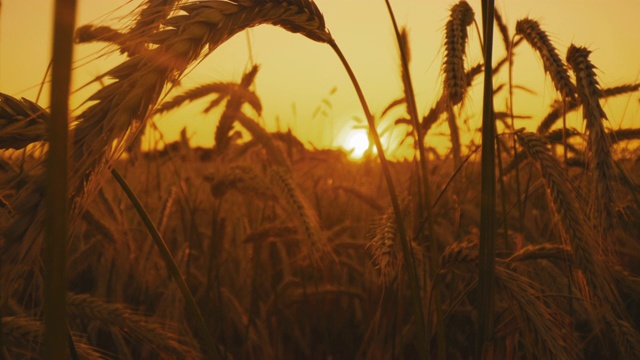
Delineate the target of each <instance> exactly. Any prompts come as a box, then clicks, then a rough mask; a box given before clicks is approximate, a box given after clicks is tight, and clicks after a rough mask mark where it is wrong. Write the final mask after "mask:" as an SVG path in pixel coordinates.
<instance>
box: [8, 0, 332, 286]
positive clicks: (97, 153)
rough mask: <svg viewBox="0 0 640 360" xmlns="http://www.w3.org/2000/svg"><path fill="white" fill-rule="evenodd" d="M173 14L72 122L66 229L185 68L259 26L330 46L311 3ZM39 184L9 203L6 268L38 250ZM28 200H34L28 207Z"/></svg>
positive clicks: (187, 9)
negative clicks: (11, 210) (12, 214)
mask: <svg viewBox="0 0 640 360" xmlns="http://www.w3.org/2000/svg"><path fill="white" fill-rule="evenodd" d="M180 10H182V11H183V12H184V14H180V15H177V16H173V17H170V18H168V19H166V20H164V21H163V26H162V27H161V28H159V30H158V31H156V32H154V33H153V34H150V35H149V36H148V37H147V40H148V41H149V43H150V45H152V46H153V47H151V46H149V48H147V49H146V50H145V51H142V52H141V53H139V54H137V55H135V56H133V57H131V58H130V59H128V60H126V61H125V62H123V63H122V64H120V65H118V66H116V67H115V68H113V69H111V70H110V71H108V72H107V73H105V74H104V75H103V76H101V77H100V78H110V79H112V82H111V83H109V84H108V85H106V86H105V87H103V88H102V89H100V90H99V91H97V92H96V93H95V94H93V95H92V96H91V97H90V98H89V99H88V100H87V102H88V103H91V105H90V106H89V107H88V108H87V109H86V110H85V111H83V112H82V113H81V114H80V115H78V117H77V118H76V120H77V121H76V125H75V134H74V141H73V143H72V151H71V164H72V166H73V167H72V169H71V177H70V180H69V188H70V189H71V191H72V194H71V197H72V198H73V201H72V205H71V212H70V219H71V222H72V223H73V222H75V221H76V220H77V218H78V216H79V214H80V213H81V212H82V211H83V210H84V208H85V207H86V204H87V203H88V201H89V199H90V198H91V197H92V196H93V194H94V193H95V191H96V190H97V189H98V188H99V187H100V186H101V185H102V183H103V182H104V179H107V178H108V174H107V172H108V170H109V168H110V167H111V165H112V163H113V161H115V159H117V158H118V157H119V156H120V155H121V154H122V152H123V151H124V149H125V148H127V146H128V145H129V144H130V143H131V142H132V141H133V138H135V136H136V135H137V133H138V132H139V131H140V129H142V128H143V127H144V126H145V124H146V121H147V118H148V114H149V113H150V112H151V109H152V107H153V106H155V104H156V103H157V101H158V99H159V97H160V96H161V93H162V91H163V89H164V88H165V86H166V85H167V84H172V83H175V82H177V81H178V80H179V78H180V77H181V76H182V74H183V73H184V72H185V70H186V69H187V67H188V66H190V65H191V64H193V63H194V62H196V61H197V60H198V59H200V58H202V57H203V56H206V55H207V54H209V53H211V52H212V51H214V50H215V49H216V48H217V47H218V46H220V44H222V43H224V42H225V41H226V40H228V39H229V38H230V37H232V36H233V35H235V34H237V33H238V32H240V31H242V30H244V29H247V28H249V27H253V26H258V25H261V24H272V25H277V26H279V27H282V28H284V29H286V30H288V31H291V32H296V33H300V34H302V35H304V36H306V37H307V38H310V39H312V40H315V41H319V42H329V40H330V39H331V36H330V34H329V32H328V31H327V29H326V28H325V25H324V18H323V17H322V14H321V13H320V11H319V9H318V8H317V7H316V5H315V4H314V3H313V1H311V0H291V1H284V0H272V1H264V0H260V1H258V0H255V1H251V0H238V1H197V2H191V3H188V4H185V5H183V6H180ZM114 143H115V145H114ZM43 165H44V164H43ZM44 183H45V179H44V177H43V176H38V177H36V178H35V180H34V181H31V182H30V183H29V184H27V185H26V186H25V187H24V188H23V189H21V191H20V194H21V195H20V196H19V197H18V198H17V199H16V202H17V203H20V204H21V205H20V206H14V208H19V209H20V211H19V213H16V216H15V217H14V220H13V222H14V223H13V224H9V226H8V229H7V231H5V232H4V233H3V236H4V237H5V239H6V240H7V241H6V242H7V244H8V245H9V246H10V247H11V246H13V247H17V248H18V249H13V251H11V252H8V251H4V254H5V255H6V256H5V258H9V259H11V261H12V262H16V261H17V262H25V263H29V264H34V263H35V262H36V261H37V257H38V254H39V251H40V248H41V243H42V228H43V219H44V212H43V210H44V208H43V206H42V201H41V193H42V190H41V189H42V186H43V184H44ZM34 195H35V196H37V197H39V198H40V200H36V201H32V200H30V199H31V198H33V197H34ZM25 218H26V219H30V221H29V224H30V225H31V226H30V227H28V228H25V227H23V226H22V225H20V224H22V223H24V221H23V220H22V219H25ZM70 228H73V227H72V226H71V227H70ZM34 268H35V266H34ZM14 275H16V276H17V275H18V274H14Z"/></svg>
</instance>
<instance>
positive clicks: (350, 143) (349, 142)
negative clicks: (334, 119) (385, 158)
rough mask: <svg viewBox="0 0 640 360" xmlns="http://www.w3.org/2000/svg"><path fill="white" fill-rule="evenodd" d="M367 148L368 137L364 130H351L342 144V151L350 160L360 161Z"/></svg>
mask: <svg viewBox="0 0 640 360" xmlns="http://www.w3.org/2000/svg"><path fill="white" fill-rule="evenodd" d="M368 148H369V137H368V136H367V132H366V131H365V130H352V131H350V132H349V134H348V135H347V138H346V140H345V142H344V149H345V150H347V151H348V152H349V157H350V158H352V159H361V158H362V156H363V155H364V153H365V152H366V151H367V149H368Z"/></svg>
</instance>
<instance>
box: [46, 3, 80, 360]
mask: <svg viewBox="0 0 640 360" xmlns="http://www.w3.org/2000/svg"><path fill="white" fill-rule="evenodd" d="M75 17H76V2H75V0H57V1H56V4H55V15H54V28H53V44H54V45H53V65H52V74H51V99H50V102H51V123H50V124H49V153H48V157H47V181H46V206H47V210H46V213H47V220H46V222H47V227H46V239H45V245H44V259H43V261H44V324H45V330H44V344H43V347H42V349H41V351H42V357H43V358H44V359H67V356H68V354H69V349H68V346H67V345H68V342H67V340H68V339H67V336H68V327H67V308H66V295H67V269H66V268H67V257H66V250H67V240H68V223H67V221H68V211H69V199H68V176H69V175H68V174H69V171H68V166H69V161H68V158H69V151H68V148H69V147H68V146H69V145H68V134H69V90H70V88H71V62H72V59H73V32H74V28H75Z"/></svg>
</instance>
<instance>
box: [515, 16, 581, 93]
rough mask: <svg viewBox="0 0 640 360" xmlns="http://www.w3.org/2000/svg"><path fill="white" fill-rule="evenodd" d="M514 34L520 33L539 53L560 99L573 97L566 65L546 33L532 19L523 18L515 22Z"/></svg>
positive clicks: (572, 87) (573, 91)
mask: <svg viewBox="0 0 640 360" xmlns="http://www.w3.org/2000/svg"><path fill="white" fill-rule="evenodd" d="M516 34H518V35H521V36H522V37H524V39H525V40H526V41H527V42H528V43H529V44H530V45H531V47H532V48H533V49H534V50H535V51H537V52H538V54H540V57H541V58H542V63H543V65H544V70H545V71H546V72H547V73H548V74H549V76H551V80H552V81H553V84H554V86H555V88H556V90H558V92H559V93H560V95H561V96H562V99H569V100H573V99H575V97H576V95H575V86H574V85H573V83H572V82H571V80H570V79H569V72H568V71H567V67H566V65H565V64H564V62H563V61H562V59H561V58H560V56H559V55H558V52H557V51H556V48H555V47H554V46H553V44H551V41H550V40H549V36H548V35H547V33H546V32H545V31H544V30H542V29H541V28H540V24H539V23H538V22H537V21H536V20H533V19H529V18H525V19H521V20H518V22H517V23H516Z"/></svg>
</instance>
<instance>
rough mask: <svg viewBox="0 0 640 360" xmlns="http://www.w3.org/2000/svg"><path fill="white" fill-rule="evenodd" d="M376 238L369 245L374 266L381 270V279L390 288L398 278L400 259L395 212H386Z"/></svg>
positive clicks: (379, 223) (379, 224)
mask: <svg viewBox="0 0 640 360" xmlns="http://www.w3.org/2000/svg"><path fill="white" fill-rule="evenodd" d="M374 234H375V235H374V237H373V239H372V240H371V242H370V243H369V244H368V245H367V248H370V249H371V250H370V251H371V255H372V260H371V261H372V263H373V265H374V266H375V267H376V268H377V269H379V270H380V279H381V281H382V284H383V285H384V286H388V285H389V284H390V283H391V282H392V280H393V279H394V278H395V277H396V276H397V274H398V269H399V268H400V267H399V265H398V257H399V252H398V249H397V237H398V233H397V229H396V218H395V216H394V213H393V211H386V212H385V213H384V214H383V215H382V216H381V218H380V221H379V222H378V224H377V226H376V228H375V232H374Z"/></svg>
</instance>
